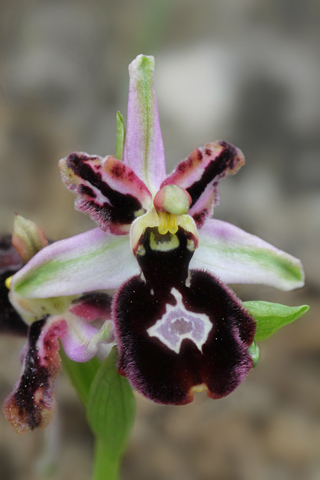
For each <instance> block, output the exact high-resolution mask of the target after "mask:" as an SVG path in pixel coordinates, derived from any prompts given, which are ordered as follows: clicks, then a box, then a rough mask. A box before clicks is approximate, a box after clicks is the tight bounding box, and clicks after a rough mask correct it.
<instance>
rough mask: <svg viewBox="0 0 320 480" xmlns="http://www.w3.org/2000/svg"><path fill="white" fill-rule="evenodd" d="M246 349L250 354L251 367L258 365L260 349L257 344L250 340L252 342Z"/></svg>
mask: <svg viewBox="0 0 320 480" xmlns="http://www.w3.org/2000/svg"><path fill="white" fill-rule="evenodd" d="M248 351H249V353H250V355H251V358H252V360H253V368H254V367H256V366H257V365H258V362H259V357H260V349H259V347H258V345H257V344H256V342H252V344H251V345H250V347H249V348H248Z"/></svg>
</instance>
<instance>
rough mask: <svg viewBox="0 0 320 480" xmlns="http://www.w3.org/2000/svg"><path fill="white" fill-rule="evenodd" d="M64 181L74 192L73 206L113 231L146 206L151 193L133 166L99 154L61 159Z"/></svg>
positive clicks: (121, 231)
mask: <svg viewBox="0 0 320 480" xmlns="http://www.w3.org/2000/svg"><path fill="white" fill-rule="evenodd" d="M59 167H60V170H61V174H62V180H63V182H64V183H65V185H66V186H67V187H68V188H69V189H70V190H72V191H73V192H74V193H75V194H76V195H77V200H76V203H75V206H76V208H77V209H78V210H80V211H82V212H84V213H88V214H89V215H90V216H91V218H92V219H93V220H94V221H95V222H97V224H98V225H99V227H100V228H101V229H102V230H104V231H108V232H111V233H113V234H115V235H121V234H126V233H128V232H129V228H130V224H131V223H132V222H133V220H135V218H136V217H137V216H139V215H142V214H143V213H145V212H146V210H147V208H149V206H150V204H151V202H152V197H151V194H150V192H149V190H148V188H147V187H146V186H145V184H144V183H143V182H142V181H141V180H140V179H139V178H138V177H137V175H136V174H135V173H134V172H133V170H132V169H131V168H130V167H128V166H126V165H125V164H124V163H123V162H121V161H120V160H117V159H115V158H114V157H112V156H109V157H106V158H101V157H98V156H90V155H87V154H86V153H72V154H70V155H69V156H68V157H67V158H65V159H62V160H60V163H59Z"/></svg>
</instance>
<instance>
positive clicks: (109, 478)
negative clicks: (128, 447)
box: [92, 437, 121, 480]
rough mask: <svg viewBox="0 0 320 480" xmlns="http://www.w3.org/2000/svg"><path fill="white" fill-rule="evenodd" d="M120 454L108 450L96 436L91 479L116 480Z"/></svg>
mask: <svg viewBox="0 0 320 480" xmlns="http://www.w3.org/2000/svg"><path fill="white" fill-rule="evenodd" d="M120 461H121V456H117V455H115V454H114V452H110V448H108V447H107V446H106V445H105V444H104V443H103V442H102V441H101V440H99V438H97V437H96V444H95V454H94V465H93V477H92V479H93V480H118V478H119V470H120Z"/></svg>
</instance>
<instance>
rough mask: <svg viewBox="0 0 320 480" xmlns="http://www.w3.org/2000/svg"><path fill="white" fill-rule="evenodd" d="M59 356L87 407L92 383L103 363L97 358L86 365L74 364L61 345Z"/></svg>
mask: <svg viewBox="0 0 320 480" xmlns="http://www.w3.org/2000/svg"><path fill="white" fill-rule="evenodd" d="M59 354H60V357H61V360H62V366H63V368H64V370H65V371H66V373H67V374H68V376H69V378H70V380H71V383H72V385H73V386H74V388H75V389H76V391H77V393H78V395H79V398H80V400H81V402H82V403H83V404H84V405H85V406H87V403H88V399H89V392H90V387H91V383H92V381H93V379H94V377H95V376H96V373H97V371H98V370H99V368H100V366H101V362H100V361H99V360H98V359H97V358H96V357H94V358H93V359H92V360H89V361H88V362H85V363H78V362H74V361H73V360H70V358H68V357H67V355H66V354H65V352H64V350H63V348H62V346H61V345H60V351H59Z"/></svg>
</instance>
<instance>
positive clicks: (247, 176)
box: [0, 0, 320, 480]
mask: <svg viewBox="0 0 320 480" xmlns="http://www.w3.org/2000/svg"><path fill="white" fill-rule="evenodd" d="M319 27H320V3H319V1H318V0H304V1H302V0H300V1H299V0H268V1H263V0H262V1H259V0H258V1H257V0H221V1H218V0H213V1H212V0H197V1H191V0H174V1H170V0H150V1H147V0H139V1H130V0H123V1H120V0H119V1H116V0H107V1H102V0H100V1H99V0H91V1H84V0H83V1H81V0H80V1H79V0H74V1H62V0H51V1H49V0H43V1H35V0H29V1H23V0H2V2H1V7H0V55H1V60H0V62H1V63H0V139H1V141H0V174H1V175H0V219H1V225H0V226H1V231H2V232H7V231H9V230H10V229H11V226H12V219H13V215H14V213H15V212H19V213H20V214H22V215H24V216H26V217H27V218H31V219H33V220H35V221H36V222H37V223H39V224H40V225H41V226H42V228H43V229H44V230H45V232H46V234H47V236H48V237H50V238H52V239H59V238H63V237H67V236H70V235H73V234H75V233H79V232H82V231H85V230H87V229H89V228H92V227H93V226H94V225H93V223H92V222H91V221H90V219H88V218H86V217H85V216H84V215H82V214H80V213H75V212H74V211H73V200H74V198H73V196H72V195H71V194H70V193H69V192H67V191H66V189H65V188H64V187H63V186H62V184H61V182H60V179H59V173H58V170H57V161H58V160H59V158H61V157H63V156H66V155H67V154H69V153H70V152H71V151H73V150H84V151H87V152H88V153H91V154H100V155H106V154H113V153H114V137H115V115H116V111H117V110H118V109H120V110H121V111H122V113H123V114H124V115H125V114H126V102H127V87H128V75H127V65H128V63H129V62H130V61H131V60H132V59H133V58H134V57H135V56H136V55H137V54H138V53H145V54H153V55H155V56H156V90H157V97H158V104H159V111H160V120H161V125H162V131H163V137H164V144H165V150H166V157H167V163H168V165H169V170H170V169H171V168H172V167H173V166H174V164H175V163H176V162H178V161H180V160H181V159H183V158H185V157H186V156H187V155H188V154H189V153H190V152H191V151H192V150H193V148H194V147H196V146H201V145H203V144H205V143H206V142H208V141H212V140H215V139H223V140H226V141H229V142H231V143H234V144H235V145H237V146H239V147H240V148H241V149H242V150H243V151H244V153H245V155H246V159H247V164H246V167H245V168H243V169H242V170H241V172H240V173H239V174H238V175H237V176H236V177H232V178H228V179H227V180H223V181H222V183H221V188H220V193H221V206H219V207H217V208H216V210H215V215H216V217H217V218H221V219H224V220H227V221H230V222H232V223H235V224H237V225H238V226H240V227H241V228H244V229H246V230H248V231H250V232H252V233H255V234H257V235H259V236H261V237H263V238H264V239H265V240H268V241H270V242H271V243H273V244H275V245H277V246H278V247H280V248H282V249H284V250H287V251H289V252H290V253H292V254H294V255H295V256H298V257H299V258H301V259H302V261H303V264H304V266H305V269H306V275H307V283H306V287H305V288H304V289H302V290H300V291H297V292H291V293H285V292H277V291H275V290H273V289H272V288H267V287H266V288H262V287H261V288H260V287H250V286H247V287H246V286H242V287H241V288H240V287H236V288H235V290H236V292H237V293H238V294H239V295H240V296H241V298H242V299H243V300H249V299H265V300H270V301H278V302H280V303H287V304H290V305H295V304H296V305H298V304H302V303H310V304H311V306H312V310H311V312H310V313H309V314H308V315H307V316H306V317H305V318H304V319H303V320H301V321H299V322H297V324H295V325H292V326H289V327H286V328H285V329H284V330H282V331H281V332H279V334H278V335H277V336H276V337H275V338H272V339H271V340H269V341H267V342H265V343H262V344H261V345H260V347H261V350H262V355H261V357H262V358H261V360H260V364H259V365H258V367H257V368H256V369H255V370H254V371H252V372H251V374H250V375H249V376H248V378H247V379H246V380H245V382H244V383H243V384H242V385H241V387H240V388H239V389H238V390H237V391H236V392H235V393H234V394H232V395H231V396H230V397H228V398H226V399H223V400H219V401H212V400H209V399H207V397H206V395H202V394H198V395H197V396H196V399H195V401H194V403H193V404H191V405H188V406H186V407H164V406H158V405H154V404H152V403H150V402H148V401H146V400H144V399H142V398H141V397H139V398H137V400H138V414H137V418H136V423H135V427H134V430H133V434H132V436H131V442H130V445H129V447H128V451H127V454H126V456H125V459H124V464H123V472H122V479H123V480H269V479H272V480H301V479H303V480H317V479H319V478H320V323H319V321H318V316H319V311H320V304H319V288H320V275H319V271H320V257H319V244H320V240H319V239H320V221H319V220H320V189H319V186H320V168H319V158H320V62H319V47H320V45H319V43H320V28H319ZM22 343H23V342H22V341H21V340H18V339H9V338H1V339H0V358H1V361H0V377H1V384H0V395H1V397H0V400H1V401H3V399H4V398H5V396H6V395H7V394H8V392H9V391H10V389H11V388H12V385H13V383H14V382H15V380H16V379H17V378H18V374H19V369H20V366H19V360H18V352H19V350H20V348H21V346H22ZM58 390H59V392H58V401H59V409H58V415H57V419H56V425H55V428H56V432H52V431H51V432H50V430H49V431H47V432H46V433H41V432H40V433H35V434H29V435H28V436H26V437H24V438H20V437H17V436H16V434H15V433H14V432H13V431H12V429H11V427H10V426H9V425H8V424H7V423H6V422H5V420H4V419H3V416H1V417H0V428H1V430H0V478H1V479H2V480H7V479H8V480H35V479H37V480H38V479H40V480H43V479H45V478H54V479H56V478H57V479H62V480H73V479H77V480H86V479H89V478H90V468H91V464H90V462H91V455H92V437H91V434H90V432H89V430H88V428H87V426H86V424H85V421H84V412H83V409H82V407H81V405H80V403H79V402H78V400H77V398H76V396H75V394H74V392H73V390H72V388H71V387H70V386H69V383H68V380H67V379H66V378H65V377H64V376H63V375H61V376H60V378H59V381H58ZM59 436H60V437H59ZM57 438H58V439H59V438H60V440H58V441H57ZM45 450H46V451H45ZM55 455H56V456H57V458H58V463H59V471H58V473H57V472H56V473H55V475H53V476H52V477H50V476H45V473H44V469H43V465H46V464H47V463H48V462H49V463H50V459H54V457H55Z"/></svg>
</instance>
